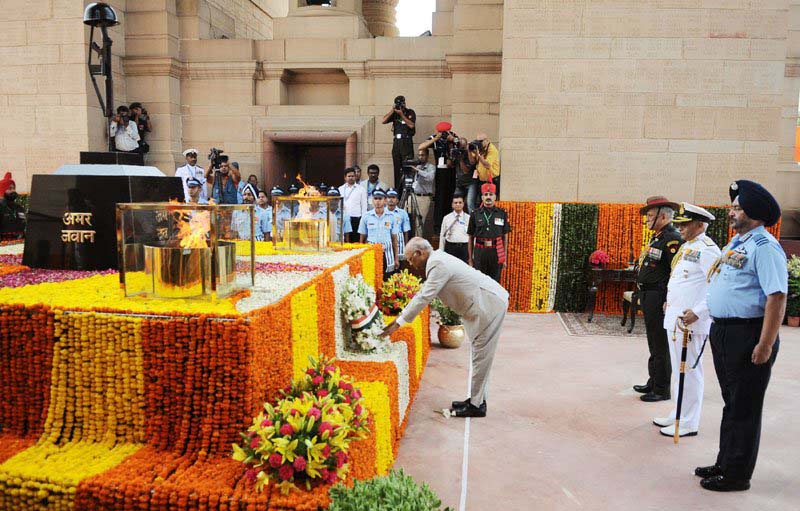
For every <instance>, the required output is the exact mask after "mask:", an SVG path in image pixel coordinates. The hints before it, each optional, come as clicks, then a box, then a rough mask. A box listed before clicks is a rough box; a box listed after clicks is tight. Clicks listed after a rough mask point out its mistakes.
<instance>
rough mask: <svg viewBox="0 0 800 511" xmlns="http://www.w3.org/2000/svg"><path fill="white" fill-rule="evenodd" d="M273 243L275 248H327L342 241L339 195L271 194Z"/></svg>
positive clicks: (329, 248) (323, 250)
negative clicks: (284, 195)
mask: <svg viewBox="0 0 800 511" xmlns="http://www.w3.org/2000/svg"><path fill="white" fill-rule="evenodd" d="M273 200H274V204H273V207H272V209H273V211H274V212H275V213H274V214H273V215H272V233H273V234H272V243H273V247H274V248H275V249H276V250H292V251H298V252H327V251H330V250H333V248H334V247H336V246H341V245H342V244H343V243H344V234H343V232H344V225H343V223H342V222H343V218H344V215H343V214H342V209H343V202H342V198H341V197H327V196H315V195H290V196H286V197H283V196H276V197H274V199H273Z"/></svg>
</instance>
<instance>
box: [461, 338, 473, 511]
mask: <svg viewBox="0 0 800 511" xmlns="http://www.w3.org/2000/svg"><path fill="white" fill-rule="evenodd" d="M468 363H469V372H468V375H467V395H470V392H471V390H472V343H471V342H470V345H469V361H468ZM468 477H469V417H467V418H466V421H465V423H464V459H463V460H462V462H461V500H460V501H459V504H458V510H459V511H466V510H467V480H468Z"/></svg>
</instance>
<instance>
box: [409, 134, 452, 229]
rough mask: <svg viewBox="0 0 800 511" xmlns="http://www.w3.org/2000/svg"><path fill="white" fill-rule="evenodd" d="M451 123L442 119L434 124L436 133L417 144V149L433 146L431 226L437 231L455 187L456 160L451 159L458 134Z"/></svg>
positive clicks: (426, 148)
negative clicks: (434, 193) (434, 170)
mask: <svg viewBox="0 0 800 511" xmlns="http://www.w3.org/2000/svg"><path fill="white" fill-rule="evenodd" d="M452 129H453V125H452V124H450V123H449V122H447V121H442V122H440V123H439V124H437V125H436V133H434V134H433V135H431V136H429V137H428V139H427V140H425V141H424V142H422V143H420V144H419V148H418V150H419V151H422V150H429V149H431V148H433V160H434V161H433V163H434V164H435V169H436V178H435V182H436V195H435V196H434V199H433V201H434V208H433V209H434V214H433V228H434V231H438V230H439V229H440V227H441V225H442V219H443V218H444V216H445V215H446V214H447V212H448V211H449V206H450V202H451V201H452V198H453V192H455V188H456V172H455V167H456V162H455V160H454V159H453V157H452V155H453V150H454V149H455V148H456V147H458V141H459V138H458V135H456V134H455V133H454V132H453V131H451V130H452Z"/></svg>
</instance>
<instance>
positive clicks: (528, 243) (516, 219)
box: [498, 202, 537, 312]
mask: <svg viewBox="0 0 800 511" xmlns="http://www.w3.org/2000/svg"><path fill="white" fill-rule="evenodd" d="M498 206H500V207H501V208H504V209H505V210H506V212H507V213H508V222H509V223H510V224H511V232H510V233H509V234H508V235H507V239H508V243H507V247H506V267H505V268H504V269H503V272H502V274H501V278H500V283H501V285H502V286H503V287H505V288H506V289H507V290H508V293H509V297H508V308H509V310H511V311H519V312H530V304H531V288H532V286H533V268H534V263H533V251H534V243H533V242H532V240H533V239H534V236H535V233H536V206H537V203H534V202H499V203H498Z"/></svg>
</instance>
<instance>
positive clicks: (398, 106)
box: [394, 99, 406, 110]
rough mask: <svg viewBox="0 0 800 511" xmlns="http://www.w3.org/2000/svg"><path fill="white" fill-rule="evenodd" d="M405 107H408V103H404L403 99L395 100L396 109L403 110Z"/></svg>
mask: <svg viewBox="0 0 800 511" xmlns="http://www.w3.org/2000/svg"><path fill="white" fill-rule="evenodd" d="M405 106H406V102H405V101H403V100H402V99H395V100H394V107H395V108H399V109H401V110H402V109H403V107H405Z"/></svg>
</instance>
